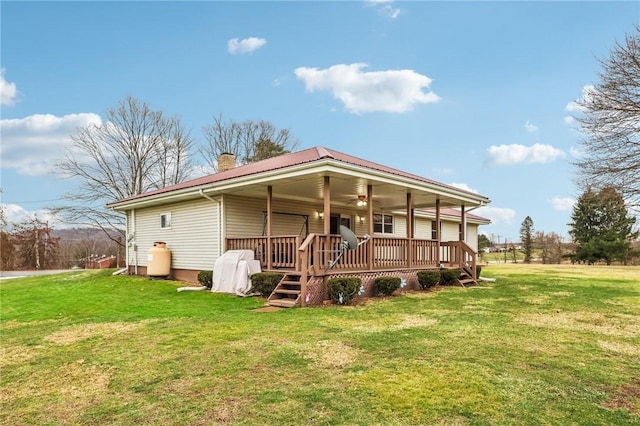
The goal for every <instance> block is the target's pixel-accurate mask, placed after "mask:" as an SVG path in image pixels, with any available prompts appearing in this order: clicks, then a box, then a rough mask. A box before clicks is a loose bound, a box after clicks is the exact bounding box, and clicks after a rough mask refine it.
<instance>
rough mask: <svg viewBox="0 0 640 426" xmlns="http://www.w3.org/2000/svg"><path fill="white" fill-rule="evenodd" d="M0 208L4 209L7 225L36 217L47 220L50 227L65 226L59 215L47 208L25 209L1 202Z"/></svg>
mask: <svg viewBox="0 0 640 426" xmlns="http://www.w3.org/2000/svg"><path fill="white" fill-rule="evenodd" d="M2 208H3V210H4V214H5V219H6V221H7V224H8V225H9V226H11V225H12V224H16V223H22V222H27V221H30V220H33V219H35V218H38V219H39V220H41V221H43V222H47V223H48V224H49V226H51V227H52V228H53V227H55V228H64V227H65V225H64V223H63V222H62V220H61V219H60V217H58V216H56V215H55V214H53V213H52V212H51V211H50V210H47V209H40V210H25V208H24V207H22V206H19V205H17V204H2Z"/></svg>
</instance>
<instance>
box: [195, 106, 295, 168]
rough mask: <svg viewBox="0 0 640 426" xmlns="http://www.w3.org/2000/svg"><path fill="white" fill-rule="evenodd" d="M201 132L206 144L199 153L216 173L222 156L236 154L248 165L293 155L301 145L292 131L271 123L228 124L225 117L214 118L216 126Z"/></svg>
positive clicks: (230, 122)
mask: <svg viewBox="0 0 640 426" xmlns="http://www.w3.org/2000/svg"><path fill="white" fill-rule="evenodd" d="M202 131H203V133H204V137H205V139H206V141H207V144H206V146H205V147H204V148H202V149H201V150H200V152H201V154H202V155H203V157H204V159H205V162H206V164H207V166H208V167H209V168H210V169H211V170H213V171H216V170H217V169H218V163H217V161H218V157H219V156H220V154H223V153H228V154H234V155H235V156H236V160H237V162H239V163H240V164H248V163H252V162H254V161H259V160H264V159H266V158H271V157H275V156H278V155H282V154H286V153H288V152H291V151H292V150H294V149H295V148H296V147H297V146H298V145H299V143H300V142H299V141H298V140H297V139H295V138H294V137H293V136H292V135H291V132H290V131H289V129H280V130H277V129H276V128H275V126H274V125H273V124H271V123H270V122H268V121H264V120H261V121H257V122H256V121H252V120H246V121H243V122H237V121H234V120H229V121H225V120H224V118H223V116H222V114H220V115H219V116H217V117H213V124H211V125H208V126H204V127H203V128H202Z"/></svg>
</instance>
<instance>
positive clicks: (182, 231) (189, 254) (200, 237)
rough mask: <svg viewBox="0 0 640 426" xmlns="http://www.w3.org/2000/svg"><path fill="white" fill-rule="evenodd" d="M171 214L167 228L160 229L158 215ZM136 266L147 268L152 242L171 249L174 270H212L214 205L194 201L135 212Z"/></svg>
mask: <svg viewBox="0 0 640 426" xmlns="http://www.w3.org/2000/svg"><path fill="white" fill-rule="evenodd" d="M164 213H170V214H171V227H170V228H161V227H160V215H162V214H164ZM135 215H136V217H135V226H136V244H137V247H138V265H141V266H146V265H147V252H148V251H149V249H150V248H151V247H153V243H154V242H155V241H163V242H165V243H166V244H167V248H168V249H169V250H171V267H172V268H174V269H192V270H199V269H213V264H214V262H215V260H216V259H217V258H218V256H219V255H220V246H219V238H218V233H219V226H218V205H217V204H216V203H214V202H211V201H210V200H207V199H203V200H194V201H188V202H183V203H176V204H167V205H165V206H160V207H151V208H148V209H141V210H136V212H135Z"/></svg>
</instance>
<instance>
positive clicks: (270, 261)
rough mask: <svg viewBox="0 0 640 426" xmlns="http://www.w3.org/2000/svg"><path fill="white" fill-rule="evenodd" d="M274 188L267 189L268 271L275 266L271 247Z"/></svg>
mask: <svg viewBox="0 0 640 426" xmlns="http://www.w3.org/2000/svg"><path fill="white" fill-rule="evenodd" d="M272 202H273V187H272V186H271V185H269V186H268V187H267V270H271V268H272V266H273V253H272V251H273V250H272V247H271V216H272V213H273V205H272Z"/></svg>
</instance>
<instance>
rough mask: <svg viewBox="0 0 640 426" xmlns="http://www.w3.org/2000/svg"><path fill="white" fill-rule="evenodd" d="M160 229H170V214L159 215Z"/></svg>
mask: <svg viewBox="0 0 640 426" xmlns="http://www.w3.org/2000/svg"><path fill="white" fill-rule="evenodd" d="M160 228H171V213H162V214H161V215H160Z"/></svg>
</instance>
